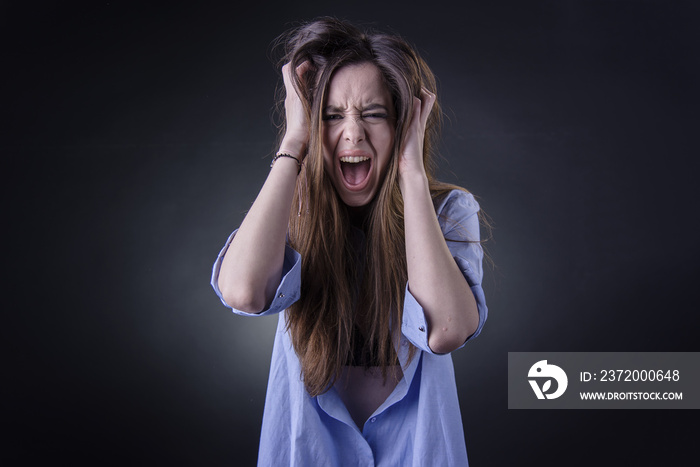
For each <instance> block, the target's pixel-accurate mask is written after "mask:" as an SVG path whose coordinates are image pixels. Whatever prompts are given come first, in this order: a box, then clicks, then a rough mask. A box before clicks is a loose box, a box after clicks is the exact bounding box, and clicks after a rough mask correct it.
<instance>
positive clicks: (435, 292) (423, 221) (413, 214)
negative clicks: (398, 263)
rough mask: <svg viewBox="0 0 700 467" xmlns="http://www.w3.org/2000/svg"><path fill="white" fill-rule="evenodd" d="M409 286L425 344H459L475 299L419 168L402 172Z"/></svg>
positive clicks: (473, 320) (469, 328) (474, 317)
mask: <svg viewBox="0 0 700 467" xmlns="http://www.w3.org/2000/svg"><path fill="white" fill-rule="evenodd" d="M400 187H401V192H402V195H403V200H404V222H405V231H406V261H407V266H408V287H409V290H410V292H411V294H413V296H414V297H415V299H416V300H417V301H418V303H420V305H421V306H422V307H423V310H424V313H425V316H426V320H427V324H428V344H429V345H430V348H431V349H432V350H433V351H435V352H437V353H447V352H451V351H452V350H454V349H456V348H458V347H459V346H460V345H462V344H463V343H464V341H465V340H466V339H467V338H468V337H469V336H470V335H471V334H473V333H474V331H475V330H476V328H477V326H478V322H479V315H478V312H477V307H476V300H475V299H474V295H473V294H472V292H471V289H470V288H469V284H468V283H467V281H466V279H465V278H464V276H463V275H462V272H461V271H460V269H459V267H458V266H457V263H456V262H455V260H454V258H453V257H452V254H451V253H450V250H449V249H448V248H447V243H446V242H445V239H444V236H443V234H442V230H441V229H440V224H439V223H438V220H437V216H436V215H435V209H434V207H433V203H432V200H431V197H430V190H429V188H428V180H427V177H426V176H425V174H424V173H420V172H414V173H410V174H405V173H404V174H403V175H402V177H401V179H400Z"/></svg>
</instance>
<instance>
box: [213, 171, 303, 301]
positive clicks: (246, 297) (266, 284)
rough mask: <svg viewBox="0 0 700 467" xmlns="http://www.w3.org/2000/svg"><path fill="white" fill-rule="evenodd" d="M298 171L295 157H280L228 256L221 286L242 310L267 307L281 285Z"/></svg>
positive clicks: (220, 279)
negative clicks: (290, 213)
mask: <svg viewBox="0 0 700 467" xmlns="http://www.w3.org/2000/svg"><path fill="white" fill-rule="evenodd" d="M297 171H298V165H297V163H296V162H295V161H294V160H293V159H290V158H287V157H282V158H279V159H277V161H276V162H275V164H274V166H273V167H272V168H271V169H270V173H269V175H268V177H267V180H266V181H265V184H264V185H263V187H262V189H261V190H260V193H259V194H258V197H257V198H256V200H255V202H254V203H253V206H252V207H251V208H250V211H248V214H247V215H246V216H245V219H243V222H242V223H241V226H240V228H239V229H238V232H237V233H236V235H235V237H234V238H233V240H232V241H231V244H230V246H229V248H228V250H227V252H226V255H225V256H224V259H223V262H222V265H221V271H220V272H219V289H220V290H221V292H222V295H223V297H224V300H225V301H226V303H228V304H229V305H231V306H233V307H234V308H236V309H238V310H241V311H245V312H249V313H259V312H260V311H262V310H264V309H265V307H266V306H267V304H268V303H270V302H271V301H272V298H273V295H274V293H275V290H276V289H277V286H278V285H279V282H280V279H281V276H282V267H283V263H284V250H285V240H286V235H287V228H288V224H289V212H290V209H291V204H292V197H293V195H294V187H295V185H296V177H297Z"/></svg>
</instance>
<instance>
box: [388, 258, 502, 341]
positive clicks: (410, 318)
mask: <svg viewBox="0 0 700 467" xmlns="http://www.w3.org/2000/svg"><path fill="white" fill-rule="evenodd" d="M455 261H456V262H457V265H458V266H459V268H460V269H461V270H462V274H463V275H464V277H465V279H467V282H468V283H469V288H470V289H471V291H472V293H473V294H474V299H475V300H476V306H477V311H478V313H479V324H478V325H477V327H476V331H474V334H472V335H471V336H469V337H468V338H467V340H465V341H464V343H463V344H462V345H460V346H459V347H458V349H461V348H462V347H464V346H465V345H466V343H467V342H469V341H470V340H472V339H474V338H475V337H476V336H478V335H479V334H480V333H481V329H482V328H483V327H484V324H485V323H486V318H487V316H488V308H487V307H486V297H485V296H484V290H483V289H482V288H481V285H480V284H474V282H473V281H472V279H473V277H472V278H470V275H471V276H473V275H474V272H473V270H472V268H471V265H470V264H469V262H468V261H466V260H464V259H463V258H459V257H456V258H455ZM428 331H429V330H428V323H427V321H426V319H425V311H424V310H423V307H422V306H421V305H420V303H418V301H417V300H416V299H415V297H414V296H413V294H412V293H411V292H410V291H409V290H408V284H406V293H405V295H404V304H403V319H402V322H401V332H402V333H403V335H404V336H406V338H407V339H408V340H409V341H411V343H412V344H413V345H415V346H416V347H418V348H419V349H421V350H422V351H424V352H428V353H430V354H433V355H440V354H437V353H435V352H433V351H432V349H431V348H430V346H429V345H428Z"/></svg>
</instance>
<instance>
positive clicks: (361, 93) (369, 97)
mask: <svg viewBox="0 0 700 467" xmlns="http://www.w3.org/2000/svg"><path fill="white" fill-rule="evenodd" d="M370 103H371V104H377V103H378V104H382V105H385V106H389V104H390V103H391V93H390V92H389V89H388V88H387V86H386V84H384V80H383V78H382V75H381V72H380V71H379V68H377V66H376V65H373V64H372V63H358V64H352V65H346V66H344V67H342V68H339V69H338V70H336V71H335V72H334V73H333V76H332V77H331V80H330V83H329V85H328V101H327V104H328V105H332V106H337V107H356V106H362V105H367V104H370Z"/></svg>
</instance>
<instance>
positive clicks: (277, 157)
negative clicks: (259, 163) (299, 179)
mask: <svg viewBox="0 0 700 467" xmlns="http://www.w3.org/2000/svg"><path fill="white" fill-rule="evenodd" d="M280 157H289V158H291V159H294V160H295V161H297V165H298V166H299V170H298V171H297V175H299V172H301V162H299V159H297V158H296V157H294V156H292V155H291V154H285V153H280V154H277V155H275V157H273V158H272V162H270V168H272V166H273V165H275V161H277V159H279V158H280Z"/></svg>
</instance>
